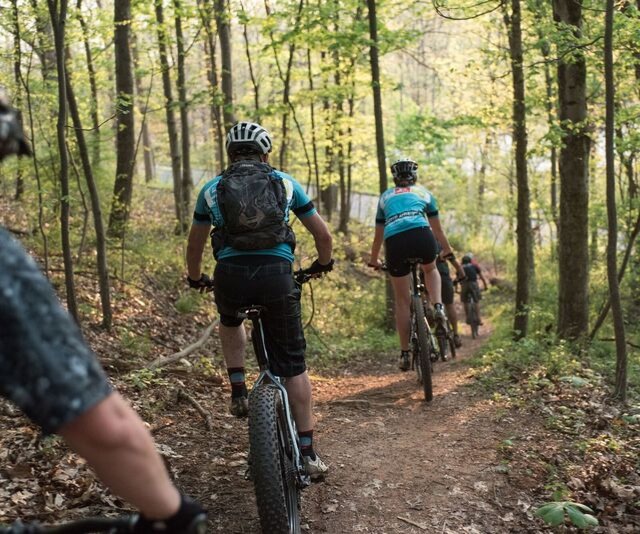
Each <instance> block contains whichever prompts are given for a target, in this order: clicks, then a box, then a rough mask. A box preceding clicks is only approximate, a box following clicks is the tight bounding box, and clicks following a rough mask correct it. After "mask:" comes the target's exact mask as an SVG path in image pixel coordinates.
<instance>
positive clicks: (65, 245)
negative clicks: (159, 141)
mask: <svg viewBox="0 0 640 534" xmlns="http://www.w3.org/2000/svg"><path fill="white" fill-rule="evenodd" d="M47 5H48V6H49V14H50V16H51V25H52V27H53V35H54V43H55V50H56V72H57V75H58V121H57V126H56V131H57V138H58V150H59V157H60V197H61V198H60V238H61V241H62V256H63V260H64V279H65V288H66V294H67V309H68V310H69V313H70V314H71V316H72V317H73V318H74V319H75V320H76V321H78V306H77V303H76V291H75V283H74V278H73V257H72V252H71V240H70V235H69V158H68V155H67V139H66V127H67V124H66V123H67V91H66V84H65V82H64V80H65V24H66V19H67V0H59V2H58V0H47Z"/></svg>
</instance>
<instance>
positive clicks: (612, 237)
mask: <svg viewBox="0 0 640 534" xmlns="http://www.w3.org/2000/svg"><path fill="white" fill-rule="evenodd" d="M606 6H607V7H606V16H605V20H606V22H605V31H604V80H605V88H606V91H605V94H606V120H605V147H606V148H605V153H606V165H607V222H608V223H609V224H608V227H609V231H608V243H607V278H608V281H609V295H610V297H609V298H610V301H611V311H612V313H613V329H614V332H615V338H616V388H615V395H616V397H617V398H619V399H620V400H621V401H623V402H624V401H626V400H627V344H626V340H625V332H624V318H623V315H622V303H621V301H620V286H619V284H618V266H617V260H616V257H617V252H618V250H617V249H618V219H617V214H616V185H615V83H614V77H613V76H614V75H613V15H614V1H613V0H607V4H606Z"/></svg>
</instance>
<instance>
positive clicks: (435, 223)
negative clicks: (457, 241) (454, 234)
mask: <svg viewBox="0 0 640 534" xmlns="http://www.w3.org/2000/svg"><path fill="white" fill-rule="evenodd" d="M429 224H430V225H431V229H432V230H433V234H434V235H435V237H436V239H437V240H438V241H439V242H440V246H442V257H445V256H448V255H449V254H452V253H453V251H452V250H451V245H450V244H449V240H448V239H447V236H446V235H445V234H444V230H443V229H442V225H441V224H440V218H439V217H438V216H434V217H429Z"/></svg>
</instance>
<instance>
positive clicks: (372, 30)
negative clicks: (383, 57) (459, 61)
mask: <svg viewBox="0 0 640 534" xmlns="http://www.w3.org/2000/svg"><path fill="white" fill-rule="evenodd" d="M367 8H368V16H369V38H370V40H371V47H370V48H369V59H370V62H371V87H372V89H373V113H374V116H375V123H376V153H377V156H378V175H379V189H380V193H381V194H382V193H383V192H384V191H386V190H387V164H386V157H385V151H384V127H383V122H382V93H381V91H380V62H379V58H378V46H379V45H378V19H377V15H376V0H367ZM385 293H386V309H385V324H386V326H387V328H389V329H393V322H394V314H393V289H392V288H391V283H390V282H389V279H388V278H387V281H386V291H385Z"/></svg>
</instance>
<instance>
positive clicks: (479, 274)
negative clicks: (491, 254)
mask: <svg viewBox="0 0 640 534" xmlns="http://www.w3.org/2000/svg"><path fill="white" fill-rule="evenodd" d="M476 271H478V276H479V277H480V280H482V284H483V285H484V290H485V291H486V290H487V287H488V285H487V281H486V280H485V278H484V276H483V275H482V271H481V270H480V269H479V268H478V267H476Z"/></svg>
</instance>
